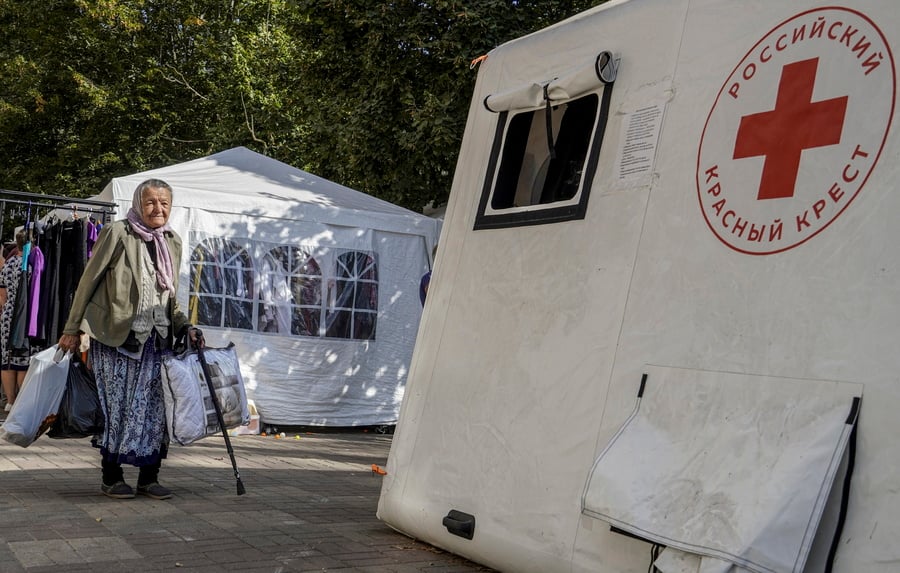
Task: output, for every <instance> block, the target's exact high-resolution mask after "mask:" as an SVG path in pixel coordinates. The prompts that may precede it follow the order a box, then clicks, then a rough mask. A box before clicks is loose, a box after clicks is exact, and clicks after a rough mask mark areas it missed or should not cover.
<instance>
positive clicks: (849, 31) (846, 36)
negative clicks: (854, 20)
mask: <svg viewBox="0 0 900 573" xmlns="http://www.w3.org/2000/svg"><path fill="white" fill-rule="evenodd" d="M857 32H859V30H856V29H854V28H851V27H850V26H847V29H846V30H845V31H844V35H843V36H841V40H840V41H841V42H842V43H843V44H844V45H845V46H847V47H848V48H849V47H850V40H851V39H852V38H853V36H854V35H855V34H856V33H857Z"/></svg>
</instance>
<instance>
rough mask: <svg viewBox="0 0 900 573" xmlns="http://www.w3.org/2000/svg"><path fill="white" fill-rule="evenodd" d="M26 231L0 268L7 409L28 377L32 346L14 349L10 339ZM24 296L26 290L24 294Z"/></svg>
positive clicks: (0, 344)
mask: <svg viewBox="0 0 900 573" xmlns="http://www.w3.org/2000/svg"><path fill="white" fill-rule="evenodd" d="M26 237H27V236H26V234H25V231H19V232H18V233H16V243H15V248H14V249H13V250H12V251H11V252H10V254H9V256H8V257H7V258H6V260H5V261H4V263H3V267H2V268H0V381H2V384H3V392H4V393H5V394H6V407H5V409H6V411H7V412H9V411H10V410H11V409H12V405H13V404H15V402H16V396H17V395H18V393H19V388H21V386H22V382H23V381H24V380H25V372H26V371H27V370H28V361H29V359H30V358H31V354H32V352H31V351H30V350H29V349H22V348H13V345H12V344H11V343H10V338H11V334H12V328H13V316H14V315H15V311H16V297H17V295H18V294H19V285H20V283H21V277H22V249H23V248H24V246H25V242H26ZM22 296H24V293H22Z"/></svg>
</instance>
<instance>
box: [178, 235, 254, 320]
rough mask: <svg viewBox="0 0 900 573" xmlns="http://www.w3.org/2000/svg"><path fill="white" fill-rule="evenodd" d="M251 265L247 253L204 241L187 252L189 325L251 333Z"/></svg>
mask: <svg viewBox="0 0 900 573" xmlns="http://www.w3.org/2000/svg"><path fill="white" fill-rule="evenodd" d="M252 296H253V264H252V260H251V258H250V255H249V253H248V252H247V250H246V249H245V248H243V247H241V246H239V245H237V244H235V243H233V242H231V241H228V240H225V239H207V240H204V241H202V242H201V243H200V244H198V245H197V246H196V247H195V248H194V250H193V252H192V253H191V286H190V299H189V303H188V311H189V314H190V321H191V323H192V324H197V325H207V326H218V327H225V328H240V329H243V330H253V301H252Z"/></svg>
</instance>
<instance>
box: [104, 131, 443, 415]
mask: <svg viewBox="0 0 900 573" xmlns="http://www.w3.org/2000/svg"><path fill="white" fill-rule="evenodd" d="M149 178H159V179H162V180H164V181H166V182H167V183H169V184H170V185H171V186H172V188H173V191H174V201H173V203H174V207H173V209H172V214H171V218H170V221H169V223H170V225H171V226H172V227H173V228H174V229H175V230H176V231H177V232H178V233H179V234H180V235H181V237H182V239H183V244H184V252H183V262H182V268H181V269H180V272H181V280H180V289H179V292H178V299H179V302H180V304H181V305H182V307H183V308H184V309H185V310H186V312H189V314H190V315H191V319H192V321H193V322H194V323H196V324H197V325H198V326H200V327H202V329H203V331H204V334H205V337H206V340H207V344H208V345H210V346H224V345H226V344H228V343H229V342H233V343H234V344H235V345H236V347H237V350H238V355H239V359H240V361H241V371H242V374H243V377H244V381H245V384H246V387H247V394H248V397H249V398H250V399H252V400H253V401H254V403H255V404H256V407H257V409H258V411H259V414H260V416H261V419H262V422H263V423H264V424H272V425H278V424H282V425H322V426H359V425H383V424H393V423H395V422H396V420H397V417H398V413H399V408H400V403H401V401H402V398H403V393H404V386H405V383H406V375H407V370H408V367H409V360H410V357H411V354H412V348H413V345H414V342H415V337H416V332H417V329H418V324H419V317H420V315H421V303H420V302H419V295H418V285H419V279H420V277H421V276H422V274H423V273H424V272H426V271H427V270H428V269H429V268H430V265H431V261H430V253H431V252H432V248H433V246H434V244H435V243H436V242H437V240H438V235H439V232H440V222H439V221H436V220H434V219H431V218H429V217H425V216H423V215H419V214H416V213H414V212H412V211H409V210H407V209H404V208H401V207H399V206H396V205H393V204H391V203H388V202H386V201H382V200H380V199H377V198H375V197H372V196H370V195H366V194H364V193H361V192H359V191H355V190H353V189H350V188H347V187H344V186H342V185H338V184H336V183H334V182H332V181H328V180H326V179H324V178H321V177H317V176H316V175H313V174H310V173H307V172H305V171H302V170H300V169H296V168H294V167H291V166H290V165H287V164H285V163H282V162H280V161H276V160H274V159H271V158H269V157H266V156H264V155H261V154H259V153H256V152H253V151H250V150H249V149H246V148H243V147H237V148H234V149H229V150H227V151H223V152H221V153H216V154H214V155H210V156H209V157H204V158H201V159H196V160H193V161H188V162H185V163H180V164H177V165H172V166H168V167H163V168H160V169H154V170H151V171H145V172H142V173H135V174H133V175H128V176H125V177H117V178H114V179H113V180H112V181H111V182H110V183H109V184H108V185H107V186H106V187H105V188H104V189H103V191H102V192H101V193H100V194H99V195H97V196H96V197H95V199H97V200H101V201H109V202H113V203H116V204H117V205H118V208H119V209H118V211H119V216H120V217H122V216H124V214H125V212H126V211H127V210H128V208H129V207H130V206H131V201H132V195H133V192H134V189H135V188H136V187H137V185H138V184H140V183H141V182H142V181H144V180H146V179H149Z"/></svg>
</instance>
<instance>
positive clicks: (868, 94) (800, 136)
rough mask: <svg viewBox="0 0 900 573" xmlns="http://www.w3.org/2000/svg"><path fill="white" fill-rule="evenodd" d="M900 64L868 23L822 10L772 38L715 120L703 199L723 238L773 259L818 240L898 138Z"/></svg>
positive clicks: (721, 100)
mask: <svg viewBox="0 0 900 573" xmlns="http://www.w3.org/2000/svg"><path fill="white" fill-rule="evenodd" d="M895 98H896V72H895V68H894V60H893V55H892V54H891V50H890V47H889V46H888V44H887V41H886V40H885V38H884V35H883V34H882V33H881V31H880V30H879V29H878V27H877V26H876V25H875V23H874V22H873V21H872V20H870V19H869V18H868V17H867V16H865V15H864V14H862V13H860V12H858V11H855V10H850V9H847V8H821V9H816V10H809V11H806V12H803V13H801V14H798V15H796V16H794V17H792V18H790V19H788V20H786V21H784V22H783V23H781V24H779V25H778V26H777V27H775V28H774V29H773V30H771V31H770V32H769V33H768V34H767V35H766V36H764V37H763V38H762V39H761V40H760V41H759V42H757V43H756V45H755V46H753V48H751V49H750V51H749V52H747V54H746V55H745V56H744V58H743V60H741V62H740V63H739V64H738V65H737V66H736V67H735V68H734V70H733V71H732V72H731V75H730V76H728V78H727V79H726V80H725V82H724V84H723V85H722V88H721V90H720V91H719V94H718V96H717V97H716V101H715V103H714V104H713V107H712V110H711V111H710V113H709V116H708V118H707V120H706V125H705V126H704V129H703V135H702V138H701V141H700V149H699V153H698V156H697V173H696V176H697V193H698V197H699V200H700V207H701V209H702V212H703V217H704V218H705V219H706V223H707V225H708V226H709V228H710V229H711V230H712V232H713V233H715V235H716V236H717V237H718V238H719V240H721V241H722V242H723V243H725V244H726V245H728V246H729V247H731V248H732V249H734V250H736V251H740V252H742V253H748V254H753V255H767V254H773V253H779V252H782V251H786V250H788V249H791V248H793V247H796V246H797V245H800V244H802V243H804V242H806V241H808V240H809V239H811V238H813V237H814V236H816V235H817V234H819V233H820V232H821V231H822V230H824V229H825V228H826V227H828V226H829V225H830V224H831V223H832V222H834V221H835V220H836V219H837V218H838V217H839V216H840V215H841V213H843V212H844V210H845V209H847V207H848V206H849V205H850V203H851V202H853V200H854V199H855V198H856V197H857V195H859V193H860V191H862V189H863V187H864V186H865V184H866V182H867V181H868V178H869V175H870V174H871V173H872V170H873V169H874V168H875V164H876V163H877V162H878V158H879V156H880V155H881V151H882V148H883V146H884V142H885V140H886V138H887V134H888V132H889V131H890V126H891V119H892V117H893V114H894V101H895Z"/></svg>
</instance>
